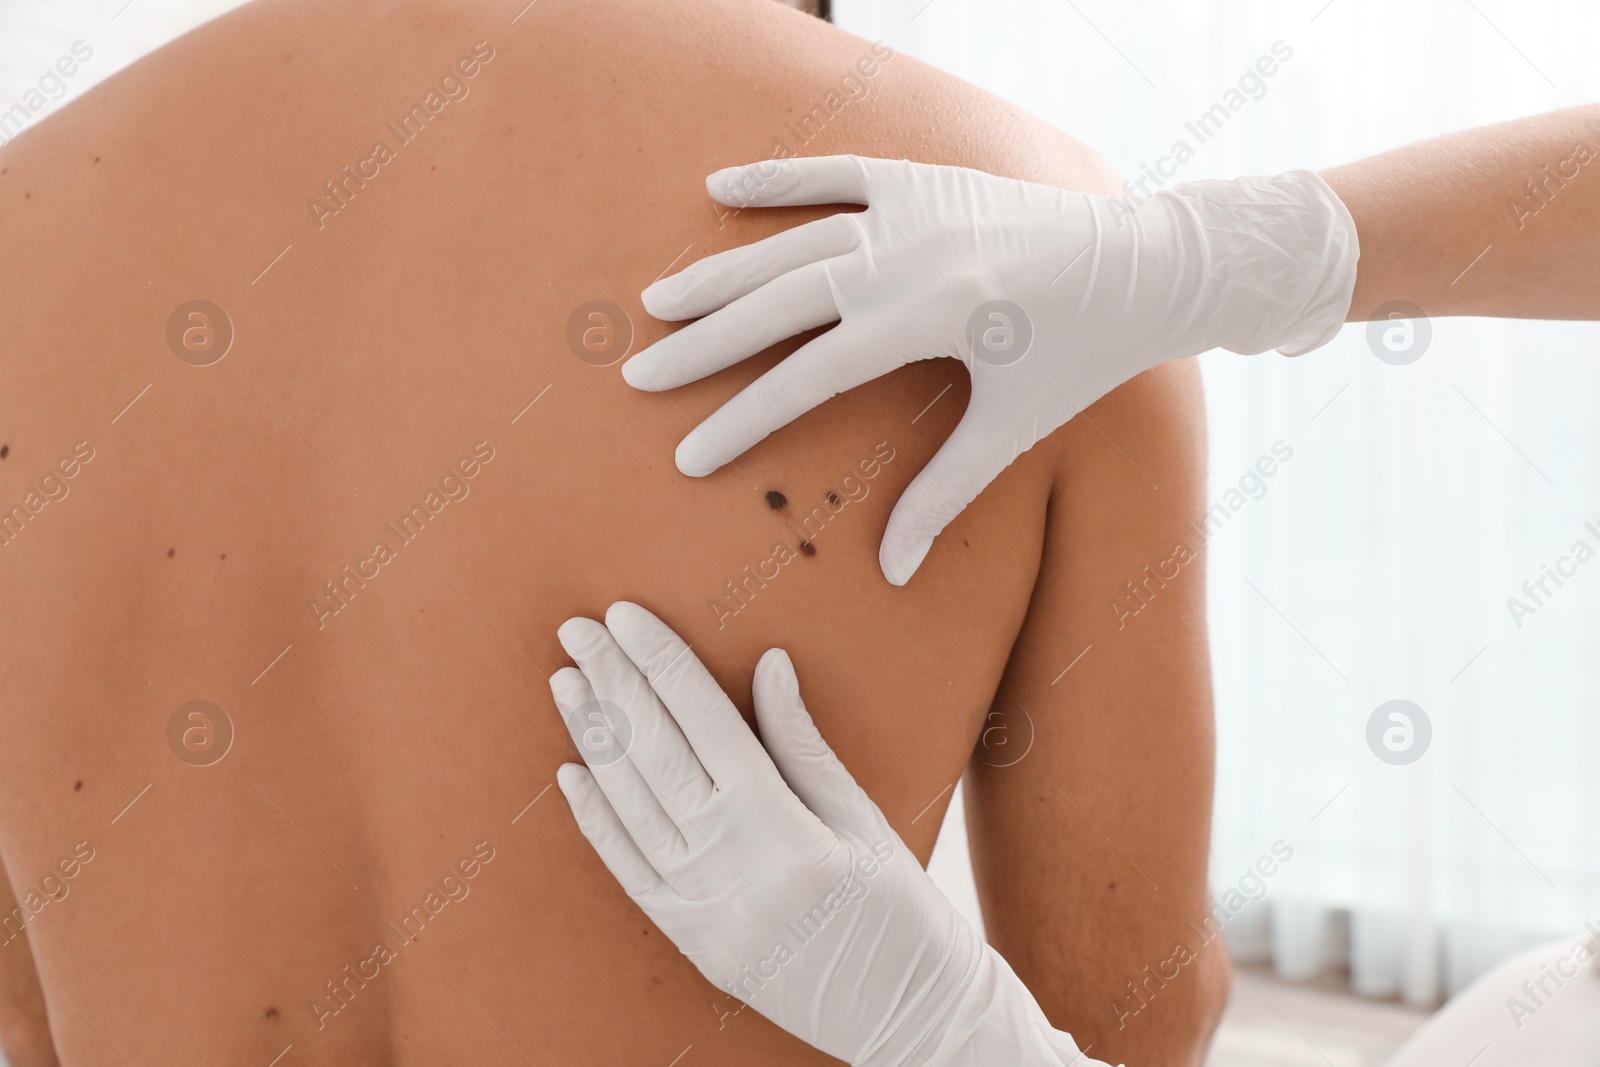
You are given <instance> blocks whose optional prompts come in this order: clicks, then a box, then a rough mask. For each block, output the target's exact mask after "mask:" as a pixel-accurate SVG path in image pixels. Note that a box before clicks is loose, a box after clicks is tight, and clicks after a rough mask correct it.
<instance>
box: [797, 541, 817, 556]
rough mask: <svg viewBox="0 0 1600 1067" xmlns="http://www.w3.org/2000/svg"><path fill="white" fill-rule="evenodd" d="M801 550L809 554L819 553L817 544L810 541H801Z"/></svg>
mask: <svg viewBox="0 0 1600 1067" xmlns="http://www.w3.org/2000/svg"><path fill="white" fill-rule="evenodd" d="M800 551H802V552H804V553H805V554H806V555H808V556H815V555H816V554H817V546H816V545H814V544H812V543H811V542H810V541H801V542H800Z"/></svg>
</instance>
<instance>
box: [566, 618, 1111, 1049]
mask: <svg viewBox="0 0 1600 1067" xmlns="http://www.w3.org/2000/svg"><path fill="white" fill-rule="evenodd" d="M559 636H560V639H561V645H562V647H563V648H564V649H566V651H567V654H568V655H570V656H571V657H572V658H573V660H574V661H575V662H576V663H577V664H578V666H577V667H576V668H573V667H565V668H563V669H561V670H559V671H557V672H556V673H555V674H554V675H552V676H551V678H550V691H551V693H552V694H553V695H554V697H555V702H556V706H557V708H559V709H560V711H561V713H562V715H563V717H564V718H565V719H566V721H567V725H568V728H569V730H570V731H571V733H572V737H573V741H574V742H575V743H576V744H577V747H578V750H579V751H580V752H581V753H582V754H583V758H584V760H585V762H586V763H587V764H588V767H587V769H586V768H584V767H583V766H580V765H578V764H570V763H569V764H564V765H563V766H562V767H561V769H560V771H559V773H558V775H557V780H558V781H559V783H560V785H561V791H562V793H563V794H564V795H565V796H566V798H567V801H568V803H569V804H570V805H571V807H572V811H573V814H574V816H575V817H576V819H577V821H578V825H579V827H580V828H581V829H582V831H583V833H584V835H585V836H586V837H588V839H589V841H590V842H591V843H592V844H593V845H594V847H595V850H596V851H597V852H598V853H599V854H600V858H601V859H602V860H603V861H604V862H605V864H606V867H607V869H609V870H610V871H611V873H612V874H613V875H615V876H616V878H617V880H618V882H620V883H621V885H622V887H623V889H624V890H626V891H627V893H628V895H629V896H630V897H631V898H633V900H634V901H635V902H636V903H637V904H638V905H639V906H640V908H642V909H643V910H644V913H645V914H646V915H648V916H649V917H650V919H651V921H652V922H654V923H655V924H656V926H657V927H658V928H659V929H660V930H661V931H662V933H664V934H666V935H667V937H668V938H670V939H671V940H672V942H673V944H675V945H676V946H678V948H679V949H680V950H681V951H682V952H683V953H684V955H685V956H687V957H688V958H689V959H690V960H691V961H692V962H693V963H694V964H695V966H696V967H698V968H699V969H700V972H701V973H702V974H703V975H705V976H706V978H707V979H708V980H709V981H711V982H712V983H713V984H715V985H716V986H717V987H718V988H720V989H722V990H724V991H725V992H727V993H729V994H730V995H732V996H735V997H738V998H739V999H740V1000H743V1001H744V1002H745V1003H747V1004H749V1005H750V1006H751V1007H753V1008H755V1009H756V1010H757V1011H758V1012H760V1013H761V1014H762V1015H764V1016H766V1017H767V1018H768V1019H770V1020H772V1021H773V1022H774V1023H776V1024H777V1025H778V1026H780V1027H782V1028H783V1029H784V1030H787V1031H788V1032H789V1033H791V1034H794V1035H795V1036H796V1037H798V1038H800V1039H801V1040H802V1041H805V1042H806V1043H808V1044H810V1045H813V1046H815V1047H816V1048H819V1049H821V1050H822V1051H824V1052H826V1053H828V1054H829V1055H832V1056H835V1057H837V1058H839V1059H842V1060H845V1061H846V1062H848V1063H850V1064H852V1065H854V1067H910V1065H912V1064H918V1065H923V1067H992V1065H994V1064H1000V1063H1006V1064H1016V1065H1019V1067H1068V1065H1081V1067H1097V1065H1098V1067H1104V1065H1103V1064H1099V1061H1096V1060H1090V1059H1087V1058H1085V1057H1084V1056H1083V1055H1082V1053H1081V1052H1080V1051H1079V1050H1078V1047H1077V1045H1076V1044H1075V1043H1074V1042H1073V1040H1072V1038H1071V1037H1070V1036H1069V1035H1067V1034H1065V1033H1062V1032H1060V1031H1057V1030H1054V1029H1053V1028H1052V1027H1051V1026H1050V1024H1049V1022H1048V1021H1047V1020H1046V1018H1045V1015H1044V1012H1043V1011H1042V1010H1041V1009H1040V1008H1039V1005H1038V1003H1037V1002H1036V1001H1035V1000H1034V998H1033V996H1032V994H1031V993H1029V992H1028V990H1027V988H1026V987H1025V986H1023V984H1022V982H1021V980H1020V979H1018V978H1017V976H1016V975H1015V974H1014V973H1013V972H1012V970H1011V968H1010V967H1009V966H1007V964H1006V962H1005V960H1004V959H1002V958H1001V956H1000V954H999V953H997V952H996V951H995V950H994V949H993V948H990V947H989V946H988V945H986V944H984V943H983V939H982V937H981V936H980V935H979V934H978V932H977V931H976V930H974V929H973V928H972V927H971V926H970V925H968V924H967V923H966V922H965V921H964V920H963V919H962V918H961V916H960V915H959V914H958V913H957V912H956V910H955V908H954V907H952V906H951V904H950V902H949V901H948V900H946V899H945V897H944V896H943V895H942V894H941V893H940V892H939V890H938V888H937V887H936V886H935V885H934V884H933V881H932V880H931V879H930V878H929V877H928V876H927V874H925V873H924V872H923V870H922V868H921V866H919V865H918V863H917V860H916V857H915V856H913V855H912V854H911V852H910V851H909V850H907V849H906V847H905V844H904V843H903V842H902V841H901V840H900V837H899V835H898V834H896V833H895V832H894V830H893V828H892V827H890V825H889V823H888V821H887V820H886V819H885V818H884V817H883V813H882V812H881V811H880V810H879V809H878V806H877V805H876V804H874V803H873V802H872V800H871V799H870V798H869V797H868V796H867V795H866V793H865V792H863V791H862V790H861V788H860V787H859V786H857V785H856V783H855V780H854V779H853V778H852V777H851V776H850V773H849V772H848V771H847V770H845V768H844V766H843V765H842V764H841V763H840V762H839V760H838V759H837V758H836V757H835V756H834V754H833V751H832V749H830V748H829V747H828V745H827V743H826V742H825V741H824V740H823V739H822V736H821V735H820V734H819V733H818V732H817V728H816V726H815V725H813V723H812V721H811V716H810V715H809V714H808V713H807V712H806V709H805V704H804V703H803V702H802V701H801V698H800V687H799V682H798V681H797V680H796V678H795V673H794V667H793V665H792V664H791V663H790V662H789V657H788V656H787V655H785V654H784V653H783V652H782V651H781V650H778V649H773V650H771V651H769V652H768V653H767V654H766V655H765V656H763V657H762V659H761V662H760V663H759V664H758V665H757V667H756V673H755V681H754V685H753V689H754V698H755V710H756V719H757V722H758V724H759V726H760V730H761V737H762V740H761V741H757V740H756V737H755V735H754V734H753V733H751V732H750V730H749V728H748V727H746V725H745V723H744V720H743V719H742V718H740V716H739V712H738V709H737V708H735V707H734V706H733V703H732V702H731V701H729V700H728V698H727V696H726V695H725V694H724V693H723V691H722V689H721V688H720V687H719V686H718V685H717V683H716V681H715V680H714V679H713V678H712V677H711V675H710V674H709V673H707V672H706V670H705V668H704V667H703V666H701V664H700V661H699V659H698V658H696V657H695V655H694V653H693V652H691V651H690V650H689V648H688V647H687V646H686V645H685V644H684V643H683V641H682V639H680V638H679V637H678V635H677V634H675V633H673V632H672V630H670V629H669V628H668V627H667V626H666V625H664V624H663V623H662V622H661V621H660V620H659V619H657V618H656V617H655V616H654V615H652V614H650V613H649V612H648V611H646V610H645V609H644V608H641V607H639V606H638V605H636V604H629V603H626V602H622V603H617V604H613V605H612V606H611V609H610V610H609V611H608V612H607V613H606V622H605V625H601V624H600V623H598V622H595V621H594V620H592V619H583V618H577V619H569V620H568V621H567V622H566V623H564V624H563V625H562V627H561V629H560V631H559ZM763 743H764V744H765V746H766V747H765V749H763V747H762V745H763ZM769 756H770V758H769Z"/></svg>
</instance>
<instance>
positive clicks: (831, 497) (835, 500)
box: [828, 489, 839, 507]
mask: <svg viewBox="0 0 1600 1067" xmlns="http://www.w3.org/2000/svg"><path fill="white" fill-rule="evenodd" d="M828 503H830V504H832V505H833V506H834V507H838V506H839V494H838V493H835V492H834V491H833V490H832V489H829V490H828Z"/></svg>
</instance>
